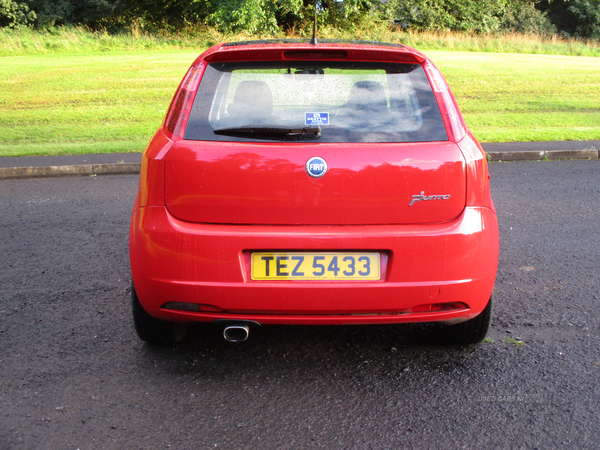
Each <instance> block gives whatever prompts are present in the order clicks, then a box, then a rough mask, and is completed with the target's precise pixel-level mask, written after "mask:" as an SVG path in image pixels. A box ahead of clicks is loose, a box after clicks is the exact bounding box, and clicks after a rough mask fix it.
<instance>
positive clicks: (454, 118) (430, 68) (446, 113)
mask: <svg viewBox="0 0 600 450" xmlns="http://www.w3.org/2000/svg"><path fill="white" fill-rule="evenodd" d="M423 68H424V69H425V72H426V73H427V77H428V78H429V82H430V83H431V87H432V88H433V91H434V93H435V96H436V98H437V99H438V104H439V106H440V112H441V113H442V118H443V119H444V122H445V123H446V128H447V129H448V131H449V134H450V136H448V138H449V139H450V140H451V141H453V142H458V141H460V140H461V139H462V138H463V137H465V134H466V133H467V126H466V124H465V122H464V119H463V117H462V115H461V114H460V111H459V109H458V105H457V104H456V100H455V99H454V96H453V95H452V92H451V91H450V88H449V87H448V84H447V83H446V80H444V77H443V76H442V74H441V73H440V71H439V70H438V69H437V67H435V65H434V64H433V63H432V62H431V61H425V63H424V64H423Z"/></svg>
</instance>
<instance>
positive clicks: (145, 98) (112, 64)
mask: <svg viewBox="0 0 600 450" xmlns="http://www.w3.org/2000/svg"><path fill="white" fill-rule="evenodd" d="M201 50H202V48H198V49H196V50H194V51H190V50H171V51H165V50H136V51H121V52H118V51H110V52H107V53H103V52H92V53H90V52H88V53H85V52H79V53H74V54H60V53H59V54H49V55H26V56H16V57H3V58H0V62H1V63H2V71H0V111H1V112H0V156H24V155H56V154H78V153H111V152H130V151H141V150H143V149H144V147H145V144H146V143H147V141H148V140H149V139H150V137H151V136H152V134H153V133H154V131H155V130H156V129H157V127H158V126H159V125H160V123H161V121H162V119H163V116H164V114H165V111H166V108H167V107H168V105H169V102H170V100H171V97H172V96H173V94H174V91H175V88H176V87H177V84H178V83H179V81H180V80H181V78H182V77H183V75H184V73H185V71H186V70H187V68H188V67H189V65H190V64H191V62H192V61H193V60H194V59H195V57H196V56H197V55H198V54H199V53H200V52H201ZM427 54H428V55H429V56H430V57H431V58H432V59H433V61H434V62H435V63H436V64H437V65H438V67H439V68H440V69H441V70H442V72H443V73H444V75H445V76H446V78H447V80H448V82H449V84H450V86H451V87H452V89H453V91H454V93H455V95H456V97H457V99H458V103H459V105H460V107H461V109H462V111H463V113H464V115H465V119H466V121H467V123H468V125H469V126H470V128H471V129H472V130H473V132H474V133H475V135H476V136H477V137H478V138H479V139H480V140H481V141H482V142H506V141H545V140H590V139H600V58H590V57H575V56H554V55H520V54H501V53H500V54H497V53H482V52H480V53H473V52H449V51H430V52H427Z"/></svg>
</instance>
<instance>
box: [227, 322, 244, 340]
mask: <svg viewBox="0 0 600 450" xmlns="http://www.w3.org/2000/svg"><path fill="white" fill-rule="evenodd" d="M249 335H250V327H249V326H248V325H228V326H226V327H225V329H224V330H223V337H224V338H225V340H226V341H227V342H244V341H245V340H246V339H248V336H249Z"/></svg>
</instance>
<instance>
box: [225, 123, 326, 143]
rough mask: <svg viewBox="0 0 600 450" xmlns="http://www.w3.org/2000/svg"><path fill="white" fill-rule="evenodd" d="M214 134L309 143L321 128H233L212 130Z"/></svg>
mask: <svg viewBox="0 0 600 450" xmlns="http://www.w3.org/2000/svg"><path fill="white" fill-rule="evenodd" d="M214 133H215V134H222V135H226V136H246V137H250V138H254V139H275V140H281V139H283V140H286V141H310V140H316V139H319V138H320V137H321V127H304V128H284V127H254V126H244V127H234V128H220V129H217V130H214Z"/></svg>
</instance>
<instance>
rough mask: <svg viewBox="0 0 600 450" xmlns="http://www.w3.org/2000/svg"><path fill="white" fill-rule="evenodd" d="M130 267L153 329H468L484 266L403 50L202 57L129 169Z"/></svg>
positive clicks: (458, 145)
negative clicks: (132, 181) (430, 325)
mask: <svg viewBox="0 0 600 450" xmlns="http://www.w3.org/2000/svg"><path fill="white" fill-rule="evenodd" d="M130 256H131V267H132V277H133V284H134V288H135V292H136V295H137V298H138V299H139V302H140V304H141V306H142V308H143V310H144V311H145V312H147V313H148V314H149V315H150V316H151V317H153V318H156V319H158V320H162V321H166V322H168V323H180V322H193V321H200V322H214V321H220V322H223V323H236V324H239V323H259V324H374V323H401V322H434V321H436V322H441V323H445V324H453V323H458V322H461V321H465V320H469V319H473V318H475V317H477V316H479V315H480V314H481V313H482V312H483V311H484V309H485V308H486V306H488V305H489V299H490V296H491V292H492V289H493V284H494V279H495V274H496V266H497V258H498V228H497V221H496V215H495V211H494V207H493V204H492V200H491V196H490V189H489V176H488V173H487V164H486V160H485V155H484V153H483V151H482V149H481V147H480V146H479V144H478V143H477V141H476V140H475V138H474V137H473V136H472V135H471V133H470V132H469V131H468V130H467V128H466V126H465V124H464V121H463V119H462V116H461V115H460V112H459V110H458V107H457V106H456V102H455V100H454V97H453V96H452V94H451V92H450V90H449V88H448V86H447V84H446V82H445V80H444V79H443V77H442V76H441V75H440V73H439V71H438V70H437V69H436V68H435V66H434V65H433V63H431V61H429V60H428V59H427V58H426V57H425V56H424V55H423V54H421V53H419V52H417V51H415V50H413V49H410V48H407V47H404V46H397V45H372V44H369V45H367V44H339V43H326V42H325V43H320V44H319V45H318V46H314V45H310V44H307V43H232V44H225V45H218V46H215V47H213V48H212V49H210V50H209V51H207V52H205V53H204V54H203V55H201V56H200V57H199V58H198V59H197V60H196V61H195V62H194V64H193V65H192V67H191V68H190V70H189V71H188V73H187V75H186V77H185V78H184V80H183V81H182V83H181V86H180V87H179V89H178V91H177V93H176V95H175V97H174V100H173V102H172V105H171V108H170V110H169V113H168V114H167V117H166V119H165V123H164V124H163V126H162V127H161V129H160V130H159V131H158V132H157V133H156V135H155V136H154V138H153V140H152V141H151V142H150V144H149V146H148V148H147V149H146V152H145V153H144V157H143V164H142V173H141V178H140V189H139V193H138V197H137V199H136V204H135V206H134V211H133V215H132V222H131V234H130Z"/></svg>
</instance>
